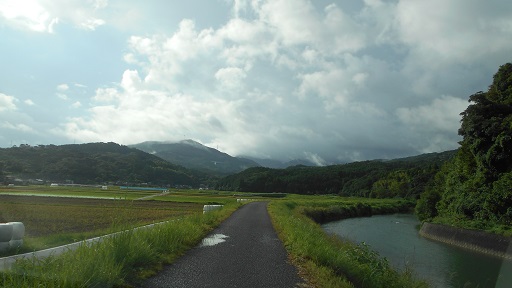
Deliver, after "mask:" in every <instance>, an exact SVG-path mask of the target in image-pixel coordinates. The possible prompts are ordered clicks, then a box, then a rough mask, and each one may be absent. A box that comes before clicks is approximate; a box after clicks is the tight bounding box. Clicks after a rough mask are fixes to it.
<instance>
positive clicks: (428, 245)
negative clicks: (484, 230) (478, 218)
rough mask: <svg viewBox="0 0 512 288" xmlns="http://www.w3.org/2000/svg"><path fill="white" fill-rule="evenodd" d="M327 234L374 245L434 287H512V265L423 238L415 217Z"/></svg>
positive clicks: (340, 225) (350, 222)
mask: <svg viewBox="0 0 512 288" xmlns="http://www.w3.org/2000/svg"><path fill="white" fill-rule="evenodd" d="M322 227H323V228H324V230H325V231H327V232H328V233H332V234H335V235H338V236H339V237H341V238H343V239H348V240H350V241H353V242H356V243H361V242H364V243H366V244H368V245H370V248H371V249H372V250H374V251H377V252H378V253H379V254H380V255H381V256H382V257H386V258H387V259H388V261H389V263H390V264H391V265H392V266H393V267H395V268H396V269H399V270H402V271H403V270H404V269H405V268H406V267H408V268H410V269H412V270H413V271H414V272H413V273H414V274H415V275H416V276H417V277H418V278H421V279H425V280H427V281H428V282H429V283H431V284H432V287H512V261H509V260H503V259H500V258H496V257H492V256H487V255H484V254H480V253H475V252H472V251H469V250H465V249H460V248H457V247H454V246H451V245H447V244H444V243H439V242H435V241H432V240H428V239H426V238H423V237H421V236H420V235H419V234H418V232H419V227H420V222H419V221H418V219H417V218H416V216H414V215H411V214H394V215H379V216H372V217H361V218H351V219H346V220H341V221H335V222H330V223H327V224H324V225H323V226H322Z"/></svg>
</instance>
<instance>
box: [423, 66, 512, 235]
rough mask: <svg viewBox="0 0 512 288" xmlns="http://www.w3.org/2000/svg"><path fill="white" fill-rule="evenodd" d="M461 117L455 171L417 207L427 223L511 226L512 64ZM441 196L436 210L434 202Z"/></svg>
mask: <svg viewBox="0 0 512 288" xmlns="http://www.w3.org/2000/svg"><path fill="white" fill-rule="evenodd" d="M469 101H470V103H471V104H470V105H469V106H468V108H467V109H466V110H465V111H464V112H462V113H461V115H462V120H461V127H460V129H459V131H458V132H459V135H461V136H462V137H463V139H462V141H461V142H460V144H461V147H460V149H459V151H458V153H457V155H456V157H455V159H454V160H453V162H452V163H451V164H450V165H451V166H450V170H449V171H446V169H443V170H442V171H440V172H439V173H444V175H441V176H438V177H437V178H440V179H441V178H442V179H444V182H442V183H437V186H436V187H437V188H436V189H438V191H428V193H426V194H425V195H423V196H422V198H421V201H419V203H418V206H417V211H420V213H422V215H424V217H426V218H429V217H432V216H434V215H436V214H439V215H440V216H442V217H449V218H452V219H459V220H460V219H462V220H471V221H476V222H480V223H487V224H488V225H491V226H492V225H494V224H505V225H510V224H511V222H510V221H511V219H512V209H510V206H511V205H512V192H510V187H511V186H510V184H512V179H511V176H510V175H511V173H512V64H511V63H507V64H505V65H502V66H501V67H500V68H499V70H498V72H497V73H496V74H495V75H494V77H493V83H492V84H491V85H490V86H489V90H488V91H487V92H482V91H480V92H477V93H475V94H473V95H471V96H470V97H469ZM436 193H440V195H441V197H440V198H439V201H438V203H436V204H435V210H436V211H434V210H433V202H434V201H435V200H436V199H437V196H436Z"/></svg>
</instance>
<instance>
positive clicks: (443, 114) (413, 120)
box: [396, 96, 469, 132]
mask: <svg viewBox="0 0 512 288" xmlns="http://www.w3.org/2000/svg"><path fill="white" fill-rule="evenodd" d="M468 105H469V103H468V101H467V100H462V99H460V98H455V97H453V96H441V97H440V98H436V99H434V100H433V101H432V102H431V103H430V104H428V105H422V106H417V107H412V108H404V107H402V108H398V109H397V110H396V115H397V116H398V118H399V119H400V120H401V121H402V122H403V123H404V124H405V125H407V126H409V127H411V128H412V129H420V130H422V131H427V130H433V131H446V132H452V131H457V130H458V128H459V127H460V123H459V122H460V119H461V116H460V113H462V112H463V111H464V110H465V109H466V108H467V107H468Z"/></svg>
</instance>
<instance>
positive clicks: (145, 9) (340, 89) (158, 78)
mask: <svg viewBox="0 0 512 288" xmlns="http://www.w3.org/2000/svg"><path fill="white" fill-rule="evenodd" d="M511 39H512V1H510V0H489V1H481V0H450V1H446V0H430V1H422V0H403V1H402V0H387V1H384V0H364V1H363V0H351V1H334V0H330V1H328V0H316V1H313V0H310V1H309V0H202V1H201V0H189V1H178V0H147V1H138V0H39V1H36V0H0V147H4V148H5V147H11V146H14V145H21V144H28V145H32V146H35V145H47V144H56V145H60V144H73V143H76V144H79V143H89V142H116V143H119V144H124V145H129V144H136V143H140V142H143V141H179V140H183V139H193V140H195V141H197V142H200V143H202V144H204V145H207V146H210V147H213V148H217V149H218V150H221V151H223V152H226V153H228V154H230V155H233V156H252V157H259V158H272V159H278V160H282V161H288V160H292V159H308V160H310V161H313V162H314V163H316V164H318V165H326V164H330V163H343V162H352V161H361V160H370V159H393V158H398V157H406V156H412V155H418V154H422V153H431V152H441V151H446V150H452V149H456V148H458V141H460V140H461V138H460V136H458V134H457V130H458V129H459V127H460V120H461V116H460V113H461V112H462V111H464V110H465V109H466V107H467V106H468V105H469V102H468V99H469V96H470V95H472V94H474V93H476V92H478V91H486V90H487V89H488V86H489V85H490V84H491V83H492V76H493V75H494V73H496V72H497V70H498V68H499V66H500V65H503V64H505V63H507V62H511V61H512V41H511Z"/></svg>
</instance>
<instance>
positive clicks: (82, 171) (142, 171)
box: [0, 143, 202, 186]
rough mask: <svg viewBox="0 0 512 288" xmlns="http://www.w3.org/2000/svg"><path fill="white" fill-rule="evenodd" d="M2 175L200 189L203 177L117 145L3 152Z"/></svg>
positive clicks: (0, 158)
mask: <svg viewBox="0 0 512 288" xmlns="http://www.w3.org/2000/svg"><path fill="white" fill-rule="evenodd" d="M0 171H1V172H0V177H1V178H0V180H2V179H3V181H2V182H8V180H7V177H11V178H19V179H23V180H24V181H26V180H28V179H33V180H34V179H41V180H44V181H47V182H51V181H53V182H68V183H80V184H98V183H107V182H111V183H116V184H121V185H124V184H141V183H148V184H153V185H194V186H196V185H199V183H200V180H201V177H202V174H200V173H198V172H193V171H190V170H187V169H185V168H184V167H181V166H178V165H174V164H171V163H169V162H167V161H165V160H162V159H160V158H158V157H156V156H153V155H150V154H148V153H145V152H142V151H140V150H137V149H133V148H129V147H126V146H122V145H119V144H116V143H89V144H76V145H75V144H73V145H62V146H56V145H40V146H28V145H21V146H20V147H12V148H3V149H0ZM10 181H12V179H11V180H10Z"/></svg>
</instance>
